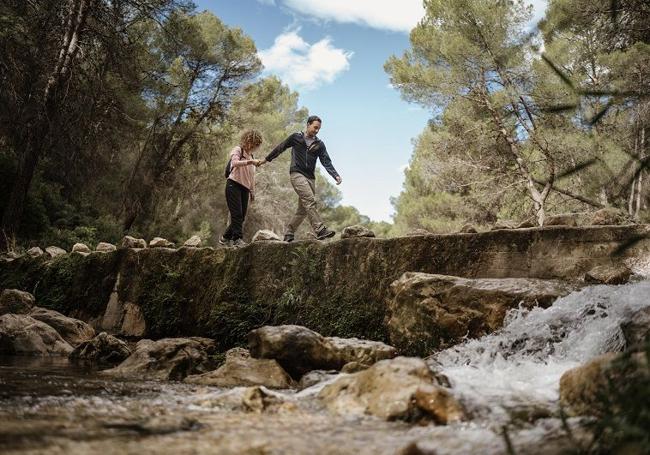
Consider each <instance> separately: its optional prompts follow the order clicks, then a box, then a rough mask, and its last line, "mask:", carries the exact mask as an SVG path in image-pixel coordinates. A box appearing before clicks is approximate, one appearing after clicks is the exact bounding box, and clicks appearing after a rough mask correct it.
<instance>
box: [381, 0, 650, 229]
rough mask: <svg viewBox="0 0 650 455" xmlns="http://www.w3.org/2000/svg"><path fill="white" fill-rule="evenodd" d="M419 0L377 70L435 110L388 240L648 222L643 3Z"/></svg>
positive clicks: (648, 58) (649, 113) (648, 107)
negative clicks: (584, 219)
mask: <svg viewBox="0 0 650 455" xmlns="http://www.w3.org/2000/svg"><path fill="white" fill-rule="evenodd" d="M526 5H527V3H526V2H523V1H521V0H515V1H503V2H485V1H478V0H464V1H459V2H447V1H438V0H428V1H425V6H426V12H427V14H426V17H425V18H424V19H423V20H422V22H421V23H420V24H419V25H418V26H417V27H416V28H415V29H413V31H412V32H411V36H410V39H411V48H410V49H409V50H408V51H407V52H405V54H404V55H403V56H401V57H391V58H390V59H389V60H388V62H387V63H386V66H385V69H386V71H387V72H388V74H389V75H390V77H391V81H392V83H393V85H394V86H395V87H397V88H398V89H399V90H400V92H401V93H402V95H403V97H404V98H406V99H408V100H410V101H414V102H416V103H419V104H421V105H422V106H423V107H425V108H427V109H430V110H431V112H433V113H434V117H433V118H432V120H431V122H430V124H429V125H428V126H427V127H426V128H425V129H424V131H423V132H422V133H421V135H420V136H419V137H418V139H417V141H416V145H415V150H414V153H413V156H412V158H411V162H410V166H409V169H408V170H407V171H406V181H405V184H404V190H403V192H402V193H401V194H400V196H399V197H398V198H396V200H394V206H395V209H396V217H395V229H394V230H395V232H396V233H401V232H408V231H409V230H412V229H414V228H424V229H429V230H434V231H453V230H457V229H458V228H460V227H461V226H462V225H463V224H465V223H467V222H471V223H474V224H475V225H478V226H480V225H490V224H492V223H494V222H496V221H497V220H514V221H518V222H521V221H524V220H529V221H531V222H532V223H534V224H539V225H542V224H543V223H544V220H545V218H547V217H548V216H549V215H550V214H557V213H566V212H582V211H590V210H595V209H598V208H601V207H605V206H614V207H618V208H620V209H621V210H624V211H626V212H627V213H628V214H629V215H630V216H631V217H633V218H635V219H636V220H639V221H645V222H647V221H648V219H649V217H650V212H649V211H648V195H649V194H650V192H649V190H648V188H649V186H648V175H647V165H648V133H649V132H650V129H649V128H648V126H649V122H650V100H649V99H648V94H649V93H650V25H649V24H650V21H649V18H650V4H649V3H648V2H646V1H644V0H628V1H619V2H612V1H610V0H595V1H594V0H551V1H550V2H549V5H548V8H547V11H546V17H545V18H544V20H543V21H542V22H541V24H540V29H541V33H540V34H537V33H534V31H531V29H530V24H529V20H530V14H531V8H530V7H528V6H526Z"/></svg>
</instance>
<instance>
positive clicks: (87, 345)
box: [69, 332, 131, 365]
mask: <svg viewBox="0 0 650 455" xmlns="http://www.w3.org/2000/svg"><path fill="white" fill-rule="evenodd" d="M130 355H131V349H129V346H128V345H127V344H126V343H125V342H124V341H122V340H120V339H118V338H115V337H114V336H113V335H109V334H108V333H106V332H101V333H100V334H99V335H97V336H96V337H95V338H93V339H92V340H89V341H84V342H83V343H81V344H80V345H79V346H77V347H76V348H75V349H74V350H73V351H72V352H71V353H70V355H69V358H70V359H72V360H88V361H91V362H99V363H110V364H113V365H115V364H118V363H121V362H123V361H124V360H126V358H127V357H129V356H130Z"/></svg>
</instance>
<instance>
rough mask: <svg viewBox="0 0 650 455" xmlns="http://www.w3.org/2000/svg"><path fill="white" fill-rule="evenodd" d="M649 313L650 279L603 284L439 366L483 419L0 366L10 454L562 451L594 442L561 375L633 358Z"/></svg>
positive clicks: (0, 445) (47, 361)
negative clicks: (423, 416) (434, 417)
mask: <svg viewBox="0 0 650 455" xmlns="http://www.w3.org/2000/svg"><path fill="white" fill-rule="evenodd" d="M648 306H650V281H640V282H636V283H631V284H627V285H623V286H590V287H587V288H584V289H583V290H581V291H579V292H575V293H573V294H571V295H569V296H567V297H564V298H562V299H559V300H558V301H556V302H555V304H554V305H553V306H551V307H550V308H547V309H541V308H535V309H533V310H530V311H528V310H525V309H523V308H522V309H519V310H515V311H512V312H511V313H510V314H509V315H508V317H507V321H506V324H505V326H504V328H503V329H502V330H500V331H498V332H496V333H494V334H491V335H488V336H485V337H483V338H481V339H477V340H468V341H467V342H465V343H463V344H461V345H459V346H456V347H453V348H450V349H447V350H445V351H442V352H440V353H437V354H435V355H433V356H431V357H429V358H428V359H427V361H428V362H429V364H430V365H432V367H433V368H435V369H436V370H438V371H439V372H441V373H443V374H444V375H446V376H447V377H448V378H449V381H450V382H451V385H452V391H453V393H454V394H455V395H456V396H457V397H459V398H460V399H461V400H462V402H463V403H464V404H465V406H466V407H467V409H468V411H469V412H470V413H471V415H472V416H473V418H472V420H471V421H469V422H464V423H457V424H453V425H449V426H435V425H432V424H429V425H418V424H415V425H414V424H407V423H404V422H385V421H382V420H379V419H376V418H373V417H369V416H368V417H363V418H357V417H354V418H353V417H345V416H335V415H332V414H330V413H328V412H327V411H326V410H324V409H323V408H322V406H321V405H320V403H319V401H318V399H317V398H316V395H317V393H318V390H319V389H320V388H321V387H322V384H320V385H317V386H314V387H312V388H309V389H306V390H303V391H301V392H299V393H296V392H295V391H269V390H266V389H262V392H263V394H265V395H266V396H267V398H266V399H265V400H264V403H265V404H264V405H260V404H259V403H261V401H259V400H258V401H257V402H256V401H255V399H252V401H251V399H249V400H248V401H246V400H245V399H244V401H242V400H243V398H242V397H243V396H244V394H245V393H246V392H247V391H250V389H246V388H235V389H220V388H217V387H206V386H196V385H188V384H183V383H176V382H164V383H163V382H151V381H142V380H130V381H126V380H115V379H107V378H104V377H102V376H101V374H99V372H98V370H97V369H96V368H93V367H89V366H84V365H78V364H72V363H69V362H68V361H67V360H65V359H59V358H30V357H0V452H2V453H20V454H45V453H47V454H59V453H61V454H85V453H89V454H90V453H92V454H101V455H107V454H130V453H133V454H136V453H137V454H162V453H174V454H201V453H216V454H354V455H359V454H395V453H403V454H437V455H443V454H471V453H477V454H478V453H480V454H506V453H517V454H519V453H522V454H523V453H525V454H531V453H539V454H552V453H558V452H559V451H560V450H561V449H566V448H575V445H576V444H580V443H581V441H582V440H585V441H586V438H587V439H588V436H587V435H584V434H583V435H582V436H581V435H580V432H579V431H577V430H576V431H577V432H576V433H573V434H572V436H573V438H574V439H575V438H577V439H578V441H577V442H576V441H575V440H574V441H572V440H571V439H570V438H569V437H568V435H567V431H566V429H565V426H564V425H563V422H562V420H561V419H560V418H558V393H559V391H558V390H559V379H560V377H561V375H562V374H563V373H564V372H565V371H566V370H568V369H570V368H573V367H575V366H577V365H579V364H581V363H584V362H585V361H587V360H589V359H590V358H593V357H594V356H596V355H599V354H601V353H604V352H607V351H612V350H620V349H622V348H623V347H624V343H625V341H624V338H623V336H622V332H621V329H620V326H621V324H622V323H623V322H625V321H627V320H629V319H630V318H631V317H632V315H633V314H634V312H635V311H638V310H639V309H642V308H645V307H648ZM249 398H250V397H249ZM243 402H246V403H247V404H242V403H243ZM255 403H258V405H256V404H255ZM577 421H578V420H577V419H570V420H569V425H571V426H573V427H574V428H577V427H576V423H577ZM504 427H506V428H507V429H508V431H507V438H506V436H504V433H503V429H504ZM581 437H582V439H580V438H581ZM508 440H509V441H510V442H511V445H512V447H511V448H509V447H508V444H507V441H508Z"/></svg>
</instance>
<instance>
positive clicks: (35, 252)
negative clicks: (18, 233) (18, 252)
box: [27, 246, 43, 258]
mask: <svg viewBox="0 0 650 455" xmlns="http://www.w3.org/2000/svg"><path fill="white" fill-rule="evenodd" d="M27 255H28V256H30V257H33V258H38V257H41V256H43V250H41V249H40V248H39V247H37V246H35V247H33V248H30V249H29V250H27Z"/></svg>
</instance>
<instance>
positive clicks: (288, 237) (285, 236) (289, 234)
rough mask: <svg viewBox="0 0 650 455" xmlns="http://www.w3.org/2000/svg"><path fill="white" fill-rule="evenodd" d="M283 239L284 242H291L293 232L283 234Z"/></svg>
mask: <svg viewBox="0 0 650 455" xmlns="http://www.w3.org/2000/svg"><path fill="white" fill-rule="evenodd" d="M284 241H285V242H293V234H291V233H286V234H284Z"/></svg>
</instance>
